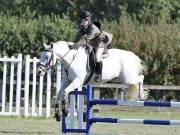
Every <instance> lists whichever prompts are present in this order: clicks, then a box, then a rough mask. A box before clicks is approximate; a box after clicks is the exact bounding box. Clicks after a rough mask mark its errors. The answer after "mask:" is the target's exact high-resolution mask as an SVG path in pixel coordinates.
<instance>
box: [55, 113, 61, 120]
mask: <svg viewBox="0 0 180 135" xmlns="http://www.w3.org/2000/svg"><path fill="white" fill-rule="evenodd" d="M54 117H55V118H56V121H61V116H60V114H59V113H55V116H54Z"/></svg>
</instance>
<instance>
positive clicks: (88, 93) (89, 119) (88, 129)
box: [62, 85, 180, 135]
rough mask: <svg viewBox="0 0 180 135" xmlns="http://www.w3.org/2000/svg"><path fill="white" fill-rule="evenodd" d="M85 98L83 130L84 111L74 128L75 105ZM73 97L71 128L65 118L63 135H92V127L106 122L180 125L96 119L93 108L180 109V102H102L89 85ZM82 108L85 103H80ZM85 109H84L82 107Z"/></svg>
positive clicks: (73, 94)
mask: <svg viewBox="0 0 180 135" xmlns="http://www.w3.org/2000/svg"><path fill="white" fill-rule="evenodd" d="M80 95H81V98H83V97H82V96H84V97H85V98H86V99H87V101H86V104H87V106H86V120H85V121H86V126H85V128H83V124H82V117H83V110H82V109H81V111H80V112H79V113H81V114H79V116H78V128H75V127H74V104H75V100H74V99H75V98H74V97H75V96H80ZM72 96H73V100H71V101H70V102H72V103H71V105H73V106H70V108H71V109H70V128H67V124H66V118H65V117H64V116H63V121H62V132H63V133H86V134H88V135H91V134H92V125H93V124H94V123H97V122H105V123H129V124H153V125H180V120H145V119H126V118H102V117H94V116H93V111H92V108H93V106H94V105H97V104H99V105H126V106H154V107H158V106H159V107H178V108H179V107H180V102H155V101H127V100H110V99H106V100H101V99H93V91H92V86H91V85H89V86H88V87H87V90H82V91H77V90H76V91H73V92H71V93H70V97H72ZM80 103H81V104H82V105H80V106H81V107H82V106H83V103H84V102H79V104H80ZM82 108H83V107H82Z"/></svg>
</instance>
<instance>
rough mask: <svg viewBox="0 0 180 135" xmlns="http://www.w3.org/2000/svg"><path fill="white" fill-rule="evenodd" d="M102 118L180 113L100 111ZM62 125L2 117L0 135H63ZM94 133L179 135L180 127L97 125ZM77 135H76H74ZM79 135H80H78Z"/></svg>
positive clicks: (164, 116)
mask: <svg viewBox="0 0 180 135" xmlns="http://www.w3.org/2000/svg"><path fill="white" fill-rule="evenodd" d="M96 115H99V116H101V117H114V118H116V117H117V118H139V119H140V118H142V119H176V120H177V119H180V115H179V114H178V112H173V111H172V112H153V111H152V112H150V111H100V113H99V114H96ZM60 130H61V124H60V123H57V122H56V121H55V120H54V118H49V119H46V118H42V117H40V118H39V117H29V118H24V117H20V116H18V117H17V116H16V117H15V116H11V117H7V116H0V135H61V134H62V133H61V132H60ZM92 131H93V133H98V134H106V135H107V134H112V133H114V134H117V135H119V134H121V135H179V134H180V128H179V126H157V125H140V124H139V125H137V124H109V123H95V124H93V126H92ZM67 135H69V134H67ZM74 135H76V134H74ZM77 135H78V134H77Z"/></svg>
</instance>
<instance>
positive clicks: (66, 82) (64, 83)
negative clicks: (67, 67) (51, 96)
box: [55, 79, 71, 121]
mask: <svg viewBox="0 0 180 135" xmlns="http://www.w3.org/2000/svg"><path fill="white" fill-rule="evenodd" d="M70 83H71V81H70V80H68V79H63V80H62V85H61V88H60V90H59V91H58V94H57V97H56V105H55V118H56V121H60V120H61V117H62V114H61V112H60V108H61V105H60V100H61V101H62V99H64V98H63V97H64V90H65V88H66V87H67V86H68V85H69V84H70ZM61 104H62V103H61Z"/></svg>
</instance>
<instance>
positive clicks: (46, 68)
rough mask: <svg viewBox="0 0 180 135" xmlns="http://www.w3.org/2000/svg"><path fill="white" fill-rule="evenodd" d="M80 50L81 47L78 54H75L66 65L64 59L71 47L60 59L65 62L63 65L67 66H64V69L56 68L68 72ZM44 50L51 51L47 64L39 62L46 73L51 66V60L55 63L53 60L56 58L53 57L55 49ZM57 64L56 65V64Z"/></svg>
mask: <svg viewBox="0 0 180 135" xmlns="http://www.w3.org/2000/svg"><path fill="white" fill-rule="evenodd" d="M78 50H79V48H78V49H77V51H76V54H75V55H74V57H73V59H72V61H71V62H70V63H69V64H68V65H67V66H66V64H63V63H64V62H63V59H64V57H66V55H67V54H68V53H69V52H70V51H71V49H69V50H68V51H67V52H66V53H65V54H64V56H63V57H61V59H60V60H58V61H59V62H60V63H62V64H63V67H64V66H65V67H64V68H63V69H61V70H59V69H57V68H56V69H57V70H59V71H65V72H66V73H68V69H69V67H70V65H71V64H72V62H73V61H74V59H75V58H76V56H77V53H78ZM43 51H45V52H51V56H50V58H49V60H48V62H46V64H42V63H39V64H38V66H39V68H40V69H41V70H42V71H43V72H45V73H46V72H47V71H48V70H49V69H50V68H51V65H50V63H51V62H52V63H53V61H54V59H53V50H43ZM56 64H57V62H56ZM56 64H55V65H56Z"/></svg>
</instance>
